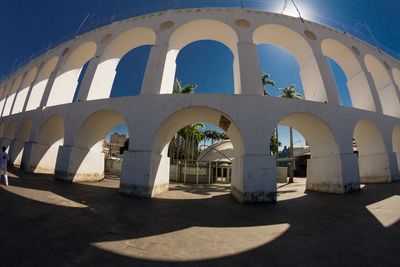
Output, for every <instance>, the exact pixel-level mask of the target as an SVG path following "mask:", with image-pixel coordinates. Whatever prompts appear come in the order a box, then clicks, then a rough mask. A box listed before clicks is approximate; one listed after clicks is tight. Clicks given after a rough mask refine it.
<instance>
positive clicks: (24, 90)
mask: <svg viewBox="0 0 400 267" xmlns="http://www.w3.org/2000/svg"><path fill="white" fill-rule="evenodd" d="M36 72H37V68H36V67H34V68H32V69H31V70H30V71H29V72H28V73H27V74H26V76H25V77H24V79H23V80H22V84H21V89H20V90H19V92H17V96H16V99H15V103H14V107H13V110H12V114H16V113H20V112H22V111H23V108H24V105H25V101H26V97H27V96H28V91H29V88H30V86H31V84H32V82H33V80H34V79H35V76H36Z"/></svg>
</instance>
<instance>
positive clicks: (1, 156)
mask: <svg viewBox="0 0 400 267" xmlns="http://www.w3.org/2000/svg"><path fill="white" fill-rule="evenodd" d="M9 159H10V158H9V156H8V154H7V153H6V147H5V146H3V147H2V148H1V152H0V175H1V176H4V182H5V184H6V185H8V176H7V162H8V160H9ZM0 180H1V179H0Z"/></svg>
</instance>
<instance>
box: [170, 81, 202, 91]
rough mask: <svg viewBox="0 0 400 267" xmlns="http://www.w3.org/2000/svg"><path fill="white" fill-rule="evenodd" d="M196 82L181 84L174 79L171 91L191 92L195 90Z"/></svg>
mask: <svg viewBox="0 0 400 267" xmlns="http://www.w3.org/2000/svg"><path fill="white" fill-rule="evenodd" d="M196 88H197V85H196V84H185V85H182V84H181V82H180V81H179V80H178V79H175V83H174V88H173V91H172V92H173V93H174V94H193V93H194V92H195V91H196Z"/></svg>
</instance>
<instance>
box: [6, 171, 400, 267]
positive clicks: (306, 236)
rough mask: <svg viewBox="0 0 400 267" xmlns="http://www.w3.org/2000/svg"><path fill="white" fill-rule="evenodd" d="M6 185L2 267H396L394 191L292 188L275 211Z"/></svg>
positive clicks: (200, 191) (397, 193) (176, 193)
mask: <svg viewBox="0 0 400 267" xmlns="http://www.w3.org/2000/svg"><path fill="white" fill-rule="evenodd" d="M9 177H10V178H9V180H10V186H8V187H6V186H4V185H1V187H0V218H1V224H0V240H1V242H0V266H354V265H361V266H370V265H376V266H400V256H399V251H400V222H399V220H400V206H399V205H400V203H399V199H400V183H391V184H376V185H366V186H364V187H363V189H362V190H361V191H360V192H357V193H353V194H348V195H331V194H322V193H315V192H304V182H305V180H301V179H296V181H295V183H294V184H291V185H285V184H278V187H279V193H278V200H279V201H278V203H277V204H275V205H271V204H263V205H241V204H239V203H237V202H236V201H235V200H234V199H233V198H232V197H231V196H230V195H229V185H225V184H216V185H212V186H204V185H199V186H196V185H191V186H188V185H182V184H172V185H171V188H170V191H168V192H165V193H163V194H161V195H160V196H158V197H157V198H155V199H151V200H146V199H138V198H130V197H126V196H121V195H119V194H118V189H117V187H118V180H115V179H112V180H104V181H102V182H98V183H88V184H85V183H75V184H71V183H65V182H60V181H56V180H54V179H53V177H52V176H51V175H36V174H29V175H28V174H25V173H22V172H19V171H18V170H16V169H11V170H10V176H9Z"/></svg>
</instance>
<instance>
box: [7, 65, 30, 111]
mask: <svg viewBox="0 0 400 267" xmlns="http://www.w3.org/2000/svg"><path fill="white" fill-rule="evenodd" d="M27 74H28V73H27V72H25V73H24V75H23V76H22V79H21V82H20V84H19V86H18V88H17V90H16V91H15V97H14V99H13V103H12V105H11V108H10V115H12V114H13V109H14V105H15V102H16V101H17V97H18V94H19V92H20V91H21V89H22V85H23V83H24V80H25V79H26V76H27Z"/></svg>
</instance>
